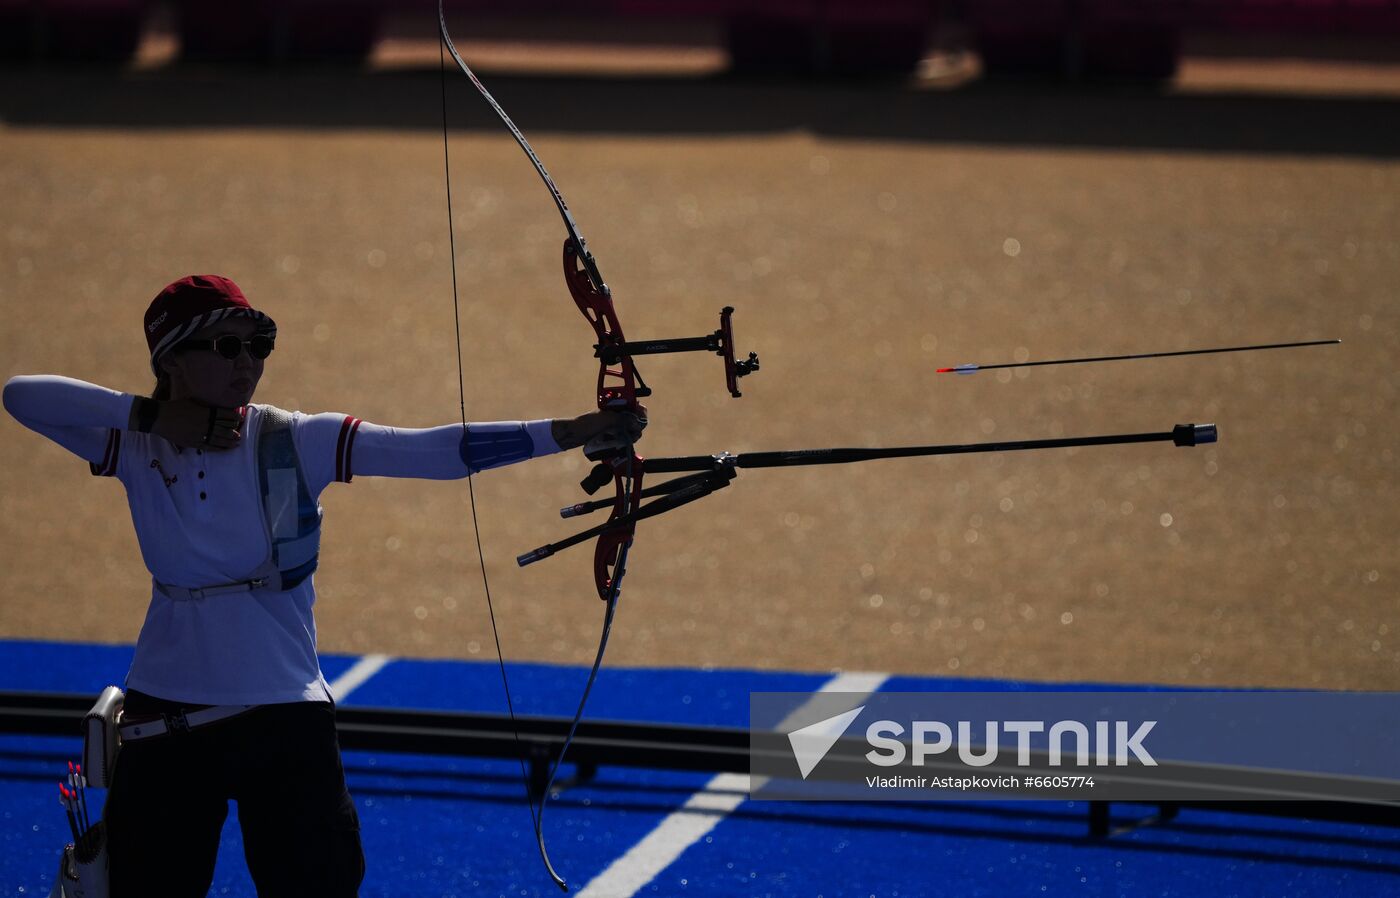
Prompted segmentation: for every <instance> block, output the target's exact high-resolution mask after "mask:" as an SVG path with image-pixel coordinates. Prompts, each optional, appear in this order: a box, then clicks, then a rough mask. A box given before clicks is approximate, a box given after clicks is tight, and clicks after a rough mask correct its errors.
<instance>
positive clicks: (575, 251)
mask: <svg viewBox="0 0 1400 898" xmlns="http://www.w3.org/2000/svg"><path fill="white" fill-rule="evenodd" d="M438 28H439V32H440V34H441V38H442V44H441V48H443V49H445V50H446V51H447V52H448V53H450V54H451V56H452V59H453V60H454V61H455V62H456V64H457V67H458V68H459V69H460V70H461V71H462V73H463V74H464V75H466V76H467V77H468V78H469V79H470V80H471V82H472V84H473V85H474V86H475V87H476V89H477V91H478V92H479V93H480V94H481V96H482V98H483V99H484V100H486V102H487V103H488V104H489V105H490V106H491V108H492V109H493V110H495V112H496V115H497V116H498V117H499V118H500V119H501V121H502V123H504V124H505V126H506V128H507V129H508V130H509V131H510V133H511V135H512V136H513V137H514V138H515V141H516V143H517V144H519V145H520V148H521V149H522V150H523V151H524V152H525V155H526V156H527V157H529V159H530V162H531V164H532V165H534V167H535V171H536V172H537V173H538V174H539V176H540V179H541V180H542V181H543V182H544V184H545V186H546V187H547V188H548V189H549V193H550V196H551V197H553V199H554V204H555V206H556V207H557V208H558V209H559V214H560V216H561V217H562V218H563V220H564V227H565V229H566V230H567V231H568V239H566V240H565V242H564V268H565V281H566V283H567V284H568V287H569V291H570V293H571V295H572V296H573V298H574V301H575V303H576V304H577V305H578V307H579V310H580V311H581V312H582V313H583V314H584V317H585V318H587V319H588V321H589V323H590V324H591V325H592V326H593V329H594V332H595V333H596V334H597V335H598V340H599V343H600V345H601V344H618V345H621V344H622V343H623V342H625V341H624V338H623V336H622V327H621V325H620V323H619V322H618V320H617V313H616V311H615V310H614V309H613V304H612V294H611V291H609V290H608V286H607V284H606V283H605V282H604V281H603V278H602V275H601V274H600V273H599V271H598V266H597V263H596V262H595V261H594V259H593V256H592V254H591V253H589V251H588V246H587V244H586V243H585V242H584V239H583V236H582V235H581V234H580V233H579V231H578V226H577V224H576V223H575V222H574V218H573V214H572V213H571V212H570V211H569V207H568V204H567V203H565V202H564V197H563V194H561V193H560V192H559V189H558V187H556V186H555V184H554V179H553V178H551V177H550V176H549V172H548V171H547V170H546V169H545V167H544V164H543V163H542V162H540V159H539V157H538V156H536V155H535V151H534V150H533V149H532V148H531V146H530V144H529V142H528V141H527V140H526V139H525V135H524V134H522V133H521V132H520V129H519V128H517V127H516V126H515V123H514V122H513V121H511V119H510V116H508V115H507V114H506V112H505V110H504V109H503V108H501V104H500V103H498V102H496V99H495V97H493V96H491V93H490V91H488V90H487V89H486V87H485V85H483V84H482V83H481V80H480V79H479V78H477V77H476V74H475V73H474V72H473V71H472V70H471V68H470V67H469V66H468V65H467V63H466V61H465V60H463V59H462V56H461V54H460V53H458V52H457V48H456V47H455V46H454V45H453V43H452V36H451V35H450V34H449V33H448V31H447V18H446V14H445V13H444V10H443V2H442V0H438ZM440 68H441V70H442V72H443V77H442V92H443V131H442V135H443V156H444V168H445V170H448V172H449V174H448V178H447V193H448V204H447V208H448V231H449V241H451V232H452V220H451V216H452V198H451V195H452V185H451V175H450V168H448V166H447V156H448V153H447V82H446V60H445V59H441V66H440ZM452 264H453V299H452V301H453V309H454V314H455V313H456V308H457V286H456V252H455V250H453V251H452ZM457 357H458V367H459V374H460V367H461V343H460V338H459V342H458V348H457ZM617 366H618V367H616V368H609V367H608V364H607V363H600V370H599V374H598V389H597V401H598V408H599V409H609V410H626V411H630V412H632V413H633V414H636V415H637V416H639V417H642V418H644V417H645V415H646V409H645V408H643V407H642V406H641V405H640V404H639V403H638V401H637V399H638V397H639V396H643V395H646V394H647V393H649V392H650V391H649V390H647V389H646V386H645V384H644V383H643V382H642V381H641V378H640V377H639V376H638V375H637V372H636V368H635V367H634V366H633V364H632V359H631V355H630V353H625V352H624V353H623V354H622V358H621V360H620V361H619V362H617ZM460 380H461V378H460V376H459V381H460ZM461 389H462V408H463V415H462V420H463V428H464V429H465V427H466V412H465V408H466V395H465V386H462V388H461ZM638 462H640V459H639V458H638V457H637V456H636V455H635V453H633V452H631V451H630V447H629V450H628V451H627V452H626V453H625V455H623V454H622V453H615V454H614V457H613V458H612V459H611V464H612V466H613V472H614V482H615V485H616V494H617V500H616V504H615V506H614V509H613V515H614V517H621V516H626V515H628V514H630V513H631V511H632V510H633V508H634V507H635V505H636V499H637V497H638V495H639V493H640V491H641V467H640V465H639V464H638ZM634 471H635V476H634ZM468 483H469V484H470V478H469V479H468ZM472 520H473V524H474V525H475V522H476V500H475V494H474V492H473V493H472ZM631 538H632V528H630V527H629V528H628V529H627V532H626V535H625V537H621V536H620V535H615V534H608V535H607V537H606V542H607V546H606V547H605V546H604V545H603V542H604V540H603V539H601V538H600V543H599V549H598V552H599V555H600V557H602V556H606V557H607V558H608V559H609V561H608V564H606V565H603V566H602V569H604V570H605V572H606V576H598V575H596V571H595V579H596V580H597V582H596V584H595V585H596V587H597V589H598V593H599V595H600V596H602V597H603V599H604V601H605V603H606V604H605V610H604V616H603V627H602V634H601V636H600V637H599V640H598V652H597V655H596V656H595V658H594V661H593V667H592V669H591V670H590V671H589V674H588V680H587V682H586V683H585V684H584V688H583V694H582V696H581V697H580V699H579V705H578V710H577V712H576V713H575V714H574V717H573V720H572V722H571V723H570V724H569V729H568V732H567V734H566V736H565V738H564V744H563V745H562V746H561V747H560V749H559V754H558V755H556V756H555V759H554V762H553V764H552V765H551V767H550V772H549V777H548V779H547V781H546V784H545V789H544V793H543V794H542V795H540V796H539V806H538V808H537V807H536V805H535V798H534V795H533V793H532V792H531V790H530V787H529V775H528V772H527V771H526V769H525V752H524V750H523V747H522V746H521V742H520V732H519V729H518V727H517V725H516V721H515V708H514V702H513V701H512V700H511V694H510V682H509V680H508V678H507V676H506V668H505V659H504V655H503V654H502V652H501V643H500V633H499V630H498V629H497V627H496V617H495V611H494V609H493V608H492V606H491V588H490V584H489V582H488V581H487V579H486V562H485V556H484V554H483V553H482V551H481V539H480V530H479V529H478V531H477V552H478V555H479V556H480V558H481V571H482V581H483V583H484V584H485V590H486V603H487V608H488V610H490V612H491V614H490V617H491V630H492V633H493V635H494V636H495V640H496V656H497V659H498V661H499V665H500V672H501V685H502V687H503V688H504V689H505V694H506V706H507V709H508V710H509V712H510V718H511V727H512V730H513V731H514V734H515V740H516V746H517V749H518V750H519V752H520V754H519V757H520V765H521V766H520V769H521V778H522V782H524V784H525V788H526V796H527V801H528V804H529V807H530V819H531V822H532V824H533V826H534V829H535V840H536V842H537V844H538V847H539V851H540V858H541V860H542V861H543V862H544V867H545V870H546V871H547V872H548V873H549V876H550V878H551V879H552V880H553V881H554V883H555V885H557V886H559V888H561V889H563V890H564V891H568V888H569V887H568V884H567V882H566V881H565V880H564V878H563V877H562V876H560V875H559V873H558V872H557V871H556V870H555V869H554V865H553V863H551V861H550V858H549V851H548V849H547V848H546V846H545V839H544V806H545V802H546V801H547V800H548V798H549V794H550V792H551V791H552V789H553V786H554V780H555V777H556V775H557V774H558V772H559V766H560V765H561V764H562V763H563V760H564V756H565V755H566V754H567V752H568V750H569V745H570V744H571V743H572V742H573V739H574V734H575V733H576V732H577V730H578V725H579V722H580V721H581V720H582V719H583V712H584V707H585V706H586V705H587V703H588V696H589V693H590V692H591V691H592V689H593V684H594V682H595V681H596V680H597V677H598V670H599V668H600V667H601V666H602V663H603V655H604V652H605V651H606V649H607V644H608V635H609V633H610V632H611V630H612V621H613V616H614V615H615V614H616V611H617V600H618V592H619V589H620V588H621V584H622V577H623V574H624V573H625V571H626V566H627V553H628V550H629V548H630V546H631Z"/></svg>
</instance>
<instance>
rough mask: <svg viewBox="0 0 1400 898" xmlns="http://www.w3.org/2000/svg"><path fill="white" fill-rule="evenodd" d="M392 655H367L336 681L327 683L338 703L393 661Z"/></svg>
mask: <svg viewBox="0 0 1400 898" xmlns="http://www.w3.org/2000/svg"><path fill="white" fill-rule="evenodd" d="M393 660H394V659H393V657H392V656H390V655H365V656H364V657H363V658H361V659H360V660H358V661H356V662H355V663H354V664H352V665H350V668H349V669H348V670H346V671H345V673H343V674H341V675H340V676H338V677H336V678H335V682H334V683H330V684H327V686H328V688H329V689H330V692H331V697H332V698H334V699H335V701H336V704H340V703H341V702H343V701H345V697H346V696H347V695H349V694H350V693H352V692H354V691H355V690H356V689H358V688H360V687H361V686H363V685H364V684H365V681H366V680H368V679H369V678H370V677H372V676H374V675H375V674H377V673H379V672H380V671H381V670H383V669H384V666H385V665H386V664H388V663H389V662H390V661H393Z"/></svg>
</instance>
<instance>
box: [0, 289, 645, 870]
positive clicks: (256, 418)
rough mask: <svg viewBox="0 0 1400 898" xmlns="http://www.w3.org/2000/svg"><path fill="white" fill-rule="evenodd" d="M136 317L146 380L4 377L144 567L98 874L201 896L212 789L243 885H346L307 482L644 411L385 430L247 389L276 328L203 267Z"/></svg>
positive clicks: (352, 861) (609, 423) (429, 464)
mask: <svg viewBox="0 0 1400 898" xmlns="http://www.w3.org/2000/svg"><path fill="white" fill-rule="evenodd" d="M145 329H146V340H147V344H148V348H149V349H150V354H151V368H152V370H153V371H154V373H155V375H156V386H155V390H154V391H153V393H152V395H151V396H150V397H149V398H147V397H141V396H132V395H130V394H126V393H120V392H117V391H115V390H109V389H106V388H104V387H99V386H95V385H93V384H89V383H84V382H82V381H77V380H72V379H69V378H64V377H57V376H48V375H39V376H31V377H15V378H12V379H11V380H10V381H9V382H8V383H7V384H6V385H5V391H4V404H5V408H6V410H8V411H9V412H10V414H12V415H13V416H14V417H15V418H16V419H17V420H19V421H20V422H21V423H22V424H24V425H25V426H26V427H29V428H30V429H32V430H34V431H37V432H38V433H40V434H43V435H44V436H46V437H48V438H49V439H51V440H53V441H54V442H56V443H58V444H59V445H61V446H63V447H64V448H66V449H68V450H69V451H70V452H72V453H74V454H75V455H78V456H79V457H81V458H83V459H86V460H87V461H88V462H89V463H90V467H91V470H92V473H93V474H94V475H97V476H102V477H116V478H117V479H119V480H120V481H121V482H122V485H123V486H124V487H125V488H126V492H127V499H128V502H129V504H130V507H131V517H132V521H133V523H134V524H135V527H136V535H137V538H138V541H139V543H140V546H141V554H142V557H143V559H144V561H145V564H146V567H147V568H149V569H150V571H151V575H152V578H153V588H152V593H151V604H150V607H149V610H148V611H147V613H146V620H145V623H144V624H143V625H142V627H141V634H140V636H139V637H138V638H137V642H136V651H135V656H134V658H133V660H132V664H131V669H130V671H129V672H128V674H127V678H126V698H125V705H124V710H123V713H122V717H121V727H120V732H121V736H122V749H121V753H120V757H119V760H118V762H117V765H116V768H115V772H114V774H113V777H112V783H111V788H110V791H109V793H108V796H107V801H106V805H105V808H104V811H103V819H104V821H105V823H106V826H107V829H108V840H109V841H108V857H109V861H110V887H111V895H112V896H114V898H126V896H136V895H142V896H144V895H155V894H158V895H162V896H172V898H178V896H202V895H204V894H205V893H206V892H207V891H208V889H209V886H210V883H211V880H212V878H213V872H214V861H215V855H216V853H217V851H218V846H219V836H220V832H221V830H222V828H223V823H224V820H225V817H226V816H227V813H228V802H229V801H230V800H233V801H236V802H238V820H239V824H240V826H241V828H242V831H243V839H244V853H245V856H246V860H247V863H248V869H249V872H250V873H251V874H252V877H253V881H254V883H255V884H256V886H257V890H258V894H259V895H260V896H264V898H266V896H281V895H289V896H290V895H296V896H305V895H321V896H350V895H355V894H356V893H357V891H358V888H359V884H360V881H361V879H362V878H363V876H364V856H363V852H362V850H361V846H360V838H359V821H358V818H357V816H356V813H355V806H354V804H353V803H352V801H351V799H350V794H349V792H348V790H347V789H346V785H345V775H344V771H343V769H342V766H341V761H340V748H339V744H338V742H337V740H336V731H335V717H334V704H333V701H332V697H331V694H330V692H329V689H328V687H327V684H326V679H325V677H324V676H323V675H322V673H321V668H320V664H319V663H318V660H317V656H316V624H315V620H314V618H313V616H312V606H313V605H314V604H315V601H316V592H315V586H314V577H313V572H314V571H315V570H316V565H317V556H318V547H319V542H320V529H321V509H320V506H319V504H318V502H317V497H318V496H319V495H320V493H321V490H322V489H324V488H325V487H326V486H327V485H328V484H330V483H333V482H340V483H349V482H350V480H351V478H352V477H353V476H354V475H361V476H385V477H421V478H428V479H435V480H448V479H456V478H461V477H465V476H467V475H468V473H474V472H476V471H480V470H483V469H485V468H492V467H499V466H502V465H508V464H514V463H516V462H521V461H524V460H526V459H529V458H533V457H536V456H540V455H547V454H549V453H553V452H558V451H560V450H562V449H567V448H573V447H576V446H582V445H585V444H587V445H588V448H589V449H590V450H601V449H607V448H612V447H620V446H623V445H626V444H628V443H630V442H632V441H635V440H636V439H637V438H638V437H640V435H641V429H642V427H643V426H644V422H642V421H639V420H638V419H636V418H635V417H632V416H630V415H625V414H618V413H612V412H593V413H590V414H585V415H581V416H579V417H577V418H573V419H561V420H541V421H527V422H518V421H510V422H497V423H490V424H469V425H467V426H466V427H465V428H464V427H463V426H462V425H460V424H456V425H447V426H443V427H434V428H428V429H422V430H404V429H398V428H393V427H381V426H378V425H375V424H370V423H368V422H365V421H361V420H360V419H359V418H355V417H352V416H350V415H342V414H314V415H306V414H302V413H301V412H285V411H282V410H280V409H277V408H274V407H272V406H268V405H249V402H250V400H251V399H252V397H253V393H254V391H255V390H256V389H257V385H258V379H259V378H260V377H261V376H262V373H263V365H264V362H265V361H266V359H267V358H268V356H269V354H270V353H271V352H272V350H273V347H274V346H275V345H276V337H277V329H276V325H275V324H274V322H273V320H272V319H271V318H269V317H268V316H267V315H265V314H263V313H262V312H259V311H257V310H255V309H254V308H253V307H252V306H251V305H249V303H248V301H247V299H246V298H245V297H244V295H243V293H242V292H241V291H240V290H239V289H238V287H237V286H236V285H235V284H234V283H233V282H232V281H230V280H228V279H226V278H222V277H216V276H208V275H194V276H191V277H186V278H182V279H181V280H178V281H176V282H175V283H173V284H171V285H169V286H168V287H166V288H165V289H164V290H162V291H161V292H160V293H159V294H158V295H157V296H156V298H155V300H154V301H152V303H151V305H150V308H149V309H147V311H146V316H145Z"/></svg>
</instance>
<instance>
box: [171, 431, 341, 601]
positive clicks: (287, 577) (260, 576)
mask: <svg viewBox="0 0 1400 898" xmlns="http://www.w3.org/2000/svg"><path fill="white" fill-rule="evenodd" d="M257 409H258V410H259V411H260V412H261V421H260V426H259V429H258V446H257V475H258V484H257V485H258V502H259V505H260V506H261V508H262V518H263V529H264V530H265V531H266V533H267V539H268V544H269V545H270V546H271V551H270V552H269V553H268V557H267V560H266V561H264V562H263V563H262V564H261V565H259V566H258V569H257V570H256V571H254V572H253V573H252V576H250V577H249V578H248V579H247V580H239V581H237V582H235V583H220V584H216V585H212V586H203V587H199V588H194V589H191V588H189V587H184V586H173V585H171V584H168V583H161V582H160V581H156V588H158V589H159V590H160V591H161V592H162V593H164V594H165V595H166V596H168V597H170V598H172V599H203V598H208V597H211V596H218V595H225V594H228V593H237V592H249V591H251V590H254V589H271V590H273V591H274V592H285V591H287V590H289V589H294V588H296V587H297V586H298V585H300V583H301V582H302V581H303V580H305V579H306V578H307V577H309V576H311V574H312V572H313V571H315V570H316V561H317V557H318V555H319V553H320V550H321V506H320V505H318V504H317V503H316V501H315V500H314V499H312V498H311V490H309V489H307V486H306V475H305V474H304V473H303V472H302V470H301V462H300V461H298V459H297V450H296V444H295V443H294V442H293V440H292V416H291V414H290V413H289V412H284V411H282V410H281V409H280V408H273V407H272V406H270V405H259V406H257Z"/></svg>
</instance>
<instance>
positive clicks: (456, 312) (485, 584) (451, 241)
mask: <svg viewBox="0 0 1400 898" xmlns="http://www.w3.org/2000/svg"><path fill="white" fill-rule="evenodd" d="M438 77H439V82H440V86H441V88H442V90H441V94H442V169H443V174H444V176H445V179H446V182H447V247H448V255H449V256H450V257H451V259H452V322H453V332H454V333H455V334H456V337H457V393H458V397H459V401H458V408H459V411H460V413H461V421H462V440H463V441H464V442H466V443H467V445H470V442H468V441H467V436H468V434H467V386H466V377H465V374H464V371H463V365H462V317H461V309H460V306H459V304H458V300H457V243H456V234H455V232H454V228H453V224H452V164H451V156H450V154H449V153H448V148H447V57H446V53H445V51H444V49H443V41H442V40H439V41H438ZM473 480H474V478H473V476H472V470H471V464H470V462H468V464H467V495H468V496H469V497H470V499H471V515H472V532H473V534H474V535H475V538H476V556H477V560H478V562H479V563H480V565H481V585H482V588H483V590H484V591H485V592H486V611H487V614H488V615H489V616H490V619H491V636H492V639H493V640H494V641H495V643H496V663H497V665H498V666H499V667H500V671H501V687H502V688H503V689H504V690H505V694H506V710H507V711H508V712H509V713H510V729H511V733H512V735H513V736H514V737H515V748H516V752H517V754H516V759H517V760H518V761H519V762H520V782H521V784H522V785H523V786H524V787H525V805H526V806H527V807H528V808H529V809H530V825H531V826H532V827H533V828H534V830H535V838H536V839H537V840H539V839H540V838H542V837H541V828H540V816H541V814H542V813H543V811H544V804H543V797H542V798H541V804H540V814H537V813H536V812H535V798H534V795H532V794H531V791H530V774H529V772H528V771H527V770H526V767H525V749H524V745H523V743H522V742H521V741H520V726H519V724H518V723H517V721H516V719H515V702H514V701H513V700H512V699H511V695H510V679H509V678H508V677H507V676H506V659H505V653H504V652H502V651H501V631H500V629H499V628H498V627H497V626H496V607H495V605H494V603H493V602H492V601H491V580H490V578H489V577H488V576H487V574H486V553H485V551H484V550H483V549H482V546H481V524H480V523H479V521H478V519H477V514H476V488H475V486H474V485H473ZM547 794H548V790H546V795H547Z"/></svg>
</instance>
